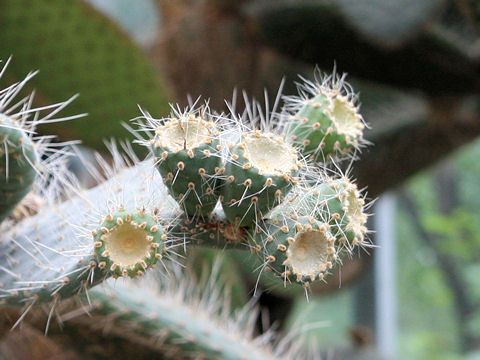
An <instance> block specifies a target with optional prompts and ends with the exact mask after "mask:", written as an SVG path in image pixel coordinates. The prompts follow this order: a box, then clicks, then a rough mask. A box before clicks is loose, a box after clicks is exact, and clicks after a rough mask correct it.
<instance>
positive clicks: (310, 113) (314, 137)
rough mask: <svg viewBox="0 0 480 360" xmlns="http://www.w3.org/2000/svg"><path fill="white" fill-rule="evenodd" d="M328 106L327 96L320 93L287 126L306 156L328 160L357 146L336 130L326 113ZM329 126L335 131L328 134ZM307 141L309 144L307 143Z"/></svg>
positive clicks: (293, 141)
mask: <svg viewBox="0 0 480 360" xmlns="http://www.w3.org/2000/svg"><path fill="white" fill-rule="evenodd" d="M327 108H328V101H327V97H326V96H325V95H323V94H318V95H317V96H316V97H314V98H313V99H311V100H310V101H308V102H307V103H305V105H304V106H303V107H302V108H301V109H300V111H299V112H298V113H297V114H296V115H295V116H293V117H291V118H290V120H289V122H288V124H287V126H286V128H285V133H286V134H287V138H288V139H290V140H291V141H292V144H293V145H294V146H295V147H298V148H300V149H301V150H302V152H303V154H304V155H305V156H312V157H313V159H314V161H319V162H323V161H325V160H327V159H328V157H330V156H336V155H338V154H341V153H348V152H350V151H352V150H354V148H355V147H354V145H353V144H352V143H350V142H347V139H346V137H345V135H343V134H338V133H337V132H336V131H335V126H334V125H333V123H332V120H331V118H330V116H329V115H327V114H325V113H324V111H325V110H326V109H327ZM317 124H318V125H317ZM315 126H318V127H317V128H315ZM329 128H332V129H333V131H331V132H330V133H328V134H327V132H328V129H329ZM305 141H308V142H309V144H308V145H305ZM337 141H338V143H337ZM335 143H337V146H335Z"/></svg>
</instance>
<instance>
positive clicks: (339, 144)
mask: <svg viewBox="0 0 480 360" xmlns="http://www.w3.org/2000/svg"><path fill="white" fill-rule="evenodd" d="M318 77H319V79H317V81H315V82H311V81H308V80H305V81H304V83H302V84H300V85H299V92H300V96H298V97H294V96H289V97H285V102H286V106H285V109H286V110H287V111H286V113H287V115H286V117H287V120H286V124H285V133H286V136H287V139H288V140H289V141H291V142H292V144H293V145H294V146H296V147H298V148H300V149H301V150H302V152H303V153H304V155H305V156H309V157H310V158H311V159H313V160H314V161H316V162H325V161H330V160H331V159H333V160H334V161H338V160H339V159H342V158H345V157H348V156H349V155H350V156H353V153H354V151H355V150H358V149H360V148H361V147H362V146H364V145H365V143H366V141H365V140H364V138H363V129H364V128H365V123H364V121H363V117H362V115H360V113H359V110H358V106H357V105H356V104H355V102H356V95H355V94H354V93H353V92H352V90H351V88H350V87H349V85H348V84H347V83H346V82H345V81H344V76H343V77H338V76H337V75H336V74H335V73H334V74H333V75H331V76H323V75H319V76H318Z"/></svg>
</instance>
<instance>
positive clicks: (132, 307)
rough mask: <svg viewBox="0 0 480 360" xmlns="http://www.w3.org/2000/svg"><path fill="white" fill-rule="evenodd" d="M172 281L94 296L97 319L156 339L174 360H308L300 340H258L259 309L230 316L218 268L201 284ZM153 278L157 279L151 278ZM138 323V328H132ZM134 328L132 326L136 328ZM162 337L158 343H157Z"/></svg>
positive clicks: (144, 282) (122, 285) (123, 285)
mask: <svg viewBox="0 0 480 360" xmlns="http://www.w3.org/2000/svg"><path fill="white" fill-rule="evenodd" d="M171 272H172V274H175V276H172V277H162V278H161V279H158V278H151V277H150V276H147V277H144V278H143V279H138V281H135V282H123V281H122V282H116V283H115V284H114V285H113V286H108V285H109V284H108V283H106V284H105V286H102V287H97V288H95V289H92V290H91V291H90V297H91V299H92V304H93V309H90V311H89V312H90V313H91V314H92V315H93V316H100V319H98V320H99V321H101V320H102V318H101V316H103V317H105V320H106V319H110V320H108V321H111V325H112V326H109V327H108V328H111V329H116V330H120V331H118V332H117V333H118V334H120V335H121V336H122V334H123V336H129V334H131V333H132V331H134V333H135V334H137V335H141V336H144V337H146V338H150V337H151V338H155V339H157V341H158V343H159V344H162V347H163V350H164V352H167V350H168V349H169V348H170V349H171V348H172V347H175V348H176V349H177V352H176V357H178V358H180V357H182V358H183V357H187V358H195V359H228V360H234V359H235V360H241V359H246V358H248V359H252V360H254V359H258V360H260V359H262V360H265V359H281V360H283V359H307V358H311V357H308V355H307V354H305V353H304V352H303V351H302V350H303V349H302V342H301V339H299V336H298V334H297V336H294V334H287V335H286V336H285V337H283V339H282V338H281V337H278V335H277V334H275V333H274V332H273V330H269V331H267V332H266V333H265V334H263V335H261V336H258V337H256V336H255V335H254V328H255V320H256V317H257V316H258V310H257V309H256V308H255V307H253V306H252V304H251V303H250V304H248V305H246V306H245V307H244V308H242V309H240V311H238V312H236V313H234V314H232V313H231V311H230V302H229V301H228V298H225V297H224V296H223V295H222V292H221V291H220V288H221V286H222V282H221V280H219V278H218V274H217V273H218V269H217V270H215V269H214V270H213V271H212V275H211V276H210V277H209V279H208V281H206V282H203V283H198V282H196V281H195V280H192V278H193V276H194V274H189V275H188V278H187V277H184V276H182V275H180V274H179V272H178V271H175V269H173V270H172V271H171ZM150 275H154V274H150ZM133 324H134V325H133ZM132 325H133V327H132ZM159 337H160V338H159Z"/></svg>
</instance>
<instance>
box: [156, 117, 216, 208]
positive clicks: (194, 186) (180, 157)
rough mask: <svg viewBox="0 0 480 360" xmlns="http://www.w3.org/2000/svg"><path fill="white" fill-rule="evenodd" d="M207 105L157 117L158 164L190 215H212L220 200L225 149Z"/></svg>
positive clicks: (176, 197) (174, 193)
mask: <svg viewBox="0 0 480 360" xmlns="http://www.w3.org/2000/svg"><path fill="white" fill-rule="evenodd" d="M207 110H208V109H207V108H204V109H203V111H195V112H188V113H184V114H179V113H177V114H176V115H174V116H173V117H172V118H169V119H163V120H160V121H155V122H154V123H153V126H154V127H155V137H154V138H153V139H152V141H151V146H152V149H153V153H154V155H155V157H156V158H155V161H156V166H157V168H158V170H159V171H160V173H161V174H162V176H163V179H164V183H165V185H166V186H167V187H168V190H169V192H170V194H171V195H172V196H173V198H175V199H176V200H177V201H178V202H179V204H180V205H181V206H182V208H183V209H184V210H185V212H186V213H187V214H188V215H190V216H208V215H209V214H210V213H211V212H212V211H213V209H214V208H215V204H216V203H217V200H218V186H219V183H220V181H219V179H218V174H219V172H221V168H220V166H221V156H220V152H221V150H222V148H221V145H220V141H219V134H220V132H219V129H218V126H217V125H216V123H215V121H213V118H212V117H211V116H210V115H209V114H208V112H207Z"/></svg>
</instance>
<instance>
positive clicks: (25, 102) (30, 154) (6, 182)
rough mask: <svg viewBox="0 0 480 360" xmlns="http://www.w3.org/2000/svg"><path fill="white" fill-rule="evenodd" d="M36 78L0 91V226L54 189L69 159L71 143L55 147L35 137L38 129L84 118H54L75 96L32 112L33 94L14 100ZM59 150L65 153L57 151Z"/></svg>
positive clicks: (49, 139)
mask: <svg viewBox="0 0 480 360" xmlns="http://www.w3.org/2000/svg"><path fill="white" fill-rule="evenodd" d="M10 60H11V59H10V58H9V59H8V60H7V61H6V62H5V65H4V66H3V67H1V68H0V80H1V78H2V76H3V74H4V73H5V72H6V70H7V67H8V65H9V63H10ZM36 74H37V73H36V72H31V73H29V74H27V76H26V77H25V78H24V79H23V80H22V81H20V82H17V83H14V84H11V85H10V86H8V87H6V88H5V89H2V90H0V223H1V222H2V221H3V220H5V218H7V217H8V216H12V212H13V211H14V210H15V208H16V207H17V205H18V204H19V203H20V202H21V201H22V199H23V198H24V197H25V196H26V195H27V194H29V193H34V194H36V196H40V197H47V195H46V194H45V191H46V189H49V190H52V189H55V186H52V184H58V181H59V180H58V178H61V176H57V174H59V173H60V172H61V171H62V169H63V168H64V167H65V164H66V158H67V156H68V155H69V151H68V150H67V146H68V145H70V144H72V142H70V143H57V144H56V143H53V142H52V139H53V138H55V136H48V135H47V136H37V134H36V128H37V126H39V125H43V124H48V123H53V122H55V123H58V122H62V121H67V120H73V119H77V118H79V117H82V116H84V114H80V115H74V116H68V117H63V118H57V117H56V115H57V114H58V112H60V111H61V110H63V109H64V108H65V107H66V106H67V105H69V104H70V103H71V102H72V101H73V100H74V99H75V96H74V97H72V98H71V99H69V100H67V101H65V102H60V103H57V104H53V105H47V106H43V107H41V108H32V103H33V94H31V95H28V96H26V97H24V98H22V99H17V96H18V94H19V93H20V92H21V91H22V89H23V88H24V87H25V85H26V84H27V83H28V81H29V80H30V79H31V78H32V77H34V76H35V75H36ZM59 147H60V148H62V147H63V148H64V149H60V150H57V149H58V148H59ZM59 185H60V184H59ZM61 188H62V187H61V186H58V187H57V188H56V189H57V190H58V194H57V195H60V193H61ZM50 196H51V195H50ZM31 197H34V195H32V196H31ZM54 197H55V196H54ZM17 213H18V212H17Z"/></svg>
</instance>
